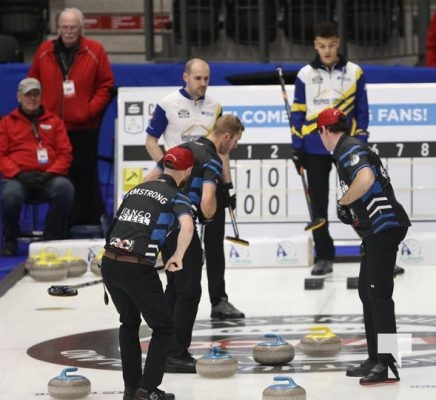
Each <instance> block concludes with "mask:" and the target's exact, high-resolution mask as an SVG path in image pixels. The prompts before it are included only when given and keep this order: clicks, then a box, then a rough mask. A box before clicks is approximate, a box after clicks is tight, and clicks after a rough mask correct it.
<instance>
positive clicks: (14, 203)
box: [0, 176, 74, 241]
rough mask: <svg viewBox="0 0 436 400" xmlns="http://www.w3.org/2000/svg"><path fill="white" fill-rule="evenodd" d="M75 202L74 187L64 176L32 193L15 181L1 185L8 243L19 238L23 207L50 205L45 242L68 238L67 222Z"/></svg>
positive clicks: (46, 219)
mask: <svg viewBox="0 0 436 400" xmlns="http://www.w3.org/2000/svg"><path fill="white" fill-rule="evenodd" d="M73 199H74V186H73V184H72V183H71V182H70V181H69V180H68V179H67V178H65V177H63V176H55V177H54V178H52V179H51V180H49V181H48V182H47V183H46V184H45V185H44V187H43V188H42V189H41V190H36V191H29V190H28V189H27V188H26V187H25V186H24V185H22V184H21V182H19V181H18V180H16V179H2V180H1V181H0V200H1V202H0V203H1V215H2V219H3V235H4V239H5V241H14V240H16V239H17V236H18V232H19V229H18V221H19V218H20V212H21V208H22V206H23V204H25V203H48V204H49V208H48V212H47V216H46V218H45V223H44V240H59V239H65V238H66V237H67V222H68V217H69V214H70V211H71V207H72V204H73Z"/></svg>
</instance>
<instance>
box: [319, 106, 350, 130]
mask: <svg viewBox="0 0 436 400" xmlns="http://www.w3.org/2000/svg"><path fill="white" fill-rule="evenodd" d="M341 117H345V114H344V113H343V112H342V111H341V110H339V109H337V108H327V109H325V110H324V111H321V112H320V113H319V114H318V128H321V127H322V126H328V125H333V124H337V123H338V122H339V119H340V118H341Z"/></svg>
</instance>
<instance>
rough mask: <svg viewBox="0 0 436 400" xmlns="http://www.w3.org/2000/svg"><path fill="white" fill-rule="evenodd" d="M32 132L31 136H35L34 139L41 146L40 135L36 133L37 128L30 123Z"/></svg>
mask: <svg viewBox="0 0 436 400" xmlns="http://www.w3.org/2000/svg"><path fill="white" fill-rule="evenodd" d="M32 131H33V134H34V135H35V139H36V140H37V141H38V143H39V144H41V136H40V134H39V132H38V128H37V126H36V124H35V123H34V122H32Z"/></svg>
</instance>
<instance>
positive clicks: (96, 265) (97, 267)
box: [91, 249, 104, 276]
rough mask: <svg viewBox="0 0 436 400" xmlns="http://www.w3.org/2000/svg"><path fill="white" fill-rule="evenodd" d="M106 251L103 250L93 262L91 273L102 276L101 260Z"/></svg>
mask: <svg viewBox="0 0 436 400" xmlns="http://www.w3.org/2000/svg"><path fill="white" fill-rule="evenodd" d="M103 254H104V249H101V250H100V251H99V252H98V254H97V255H96V256H95V257H94V258H93V259H92V260H91V271H92V272H93V273H94V274H95V275H98V276H101V269H100V265H101V259H102V258H103Z"/></svg>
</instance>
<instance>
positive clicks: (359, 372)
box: [346, 358, 377, 377]
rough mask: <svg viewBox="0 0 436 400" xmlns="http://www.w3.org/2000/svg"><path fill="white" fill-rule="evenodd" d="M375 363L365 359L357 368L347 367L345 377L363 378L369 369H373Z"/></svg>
mask: <svg viewBox="0 0 436 400" xmlns="http://www.w3.org/2000/svg"><path fill="white" fill-rule="evenodd" d="M376 364H377V361H374V360H371V359H370V358H367V359H366V360H365V361H363V362H361V363H360V365H358V366H357V367H348V368H347V372H346V375H347V376H353V377H363V376H367V375H368V374H369V373H370V372H371V369H372V368H374V367H375V365H376Z"/></svg>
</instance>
